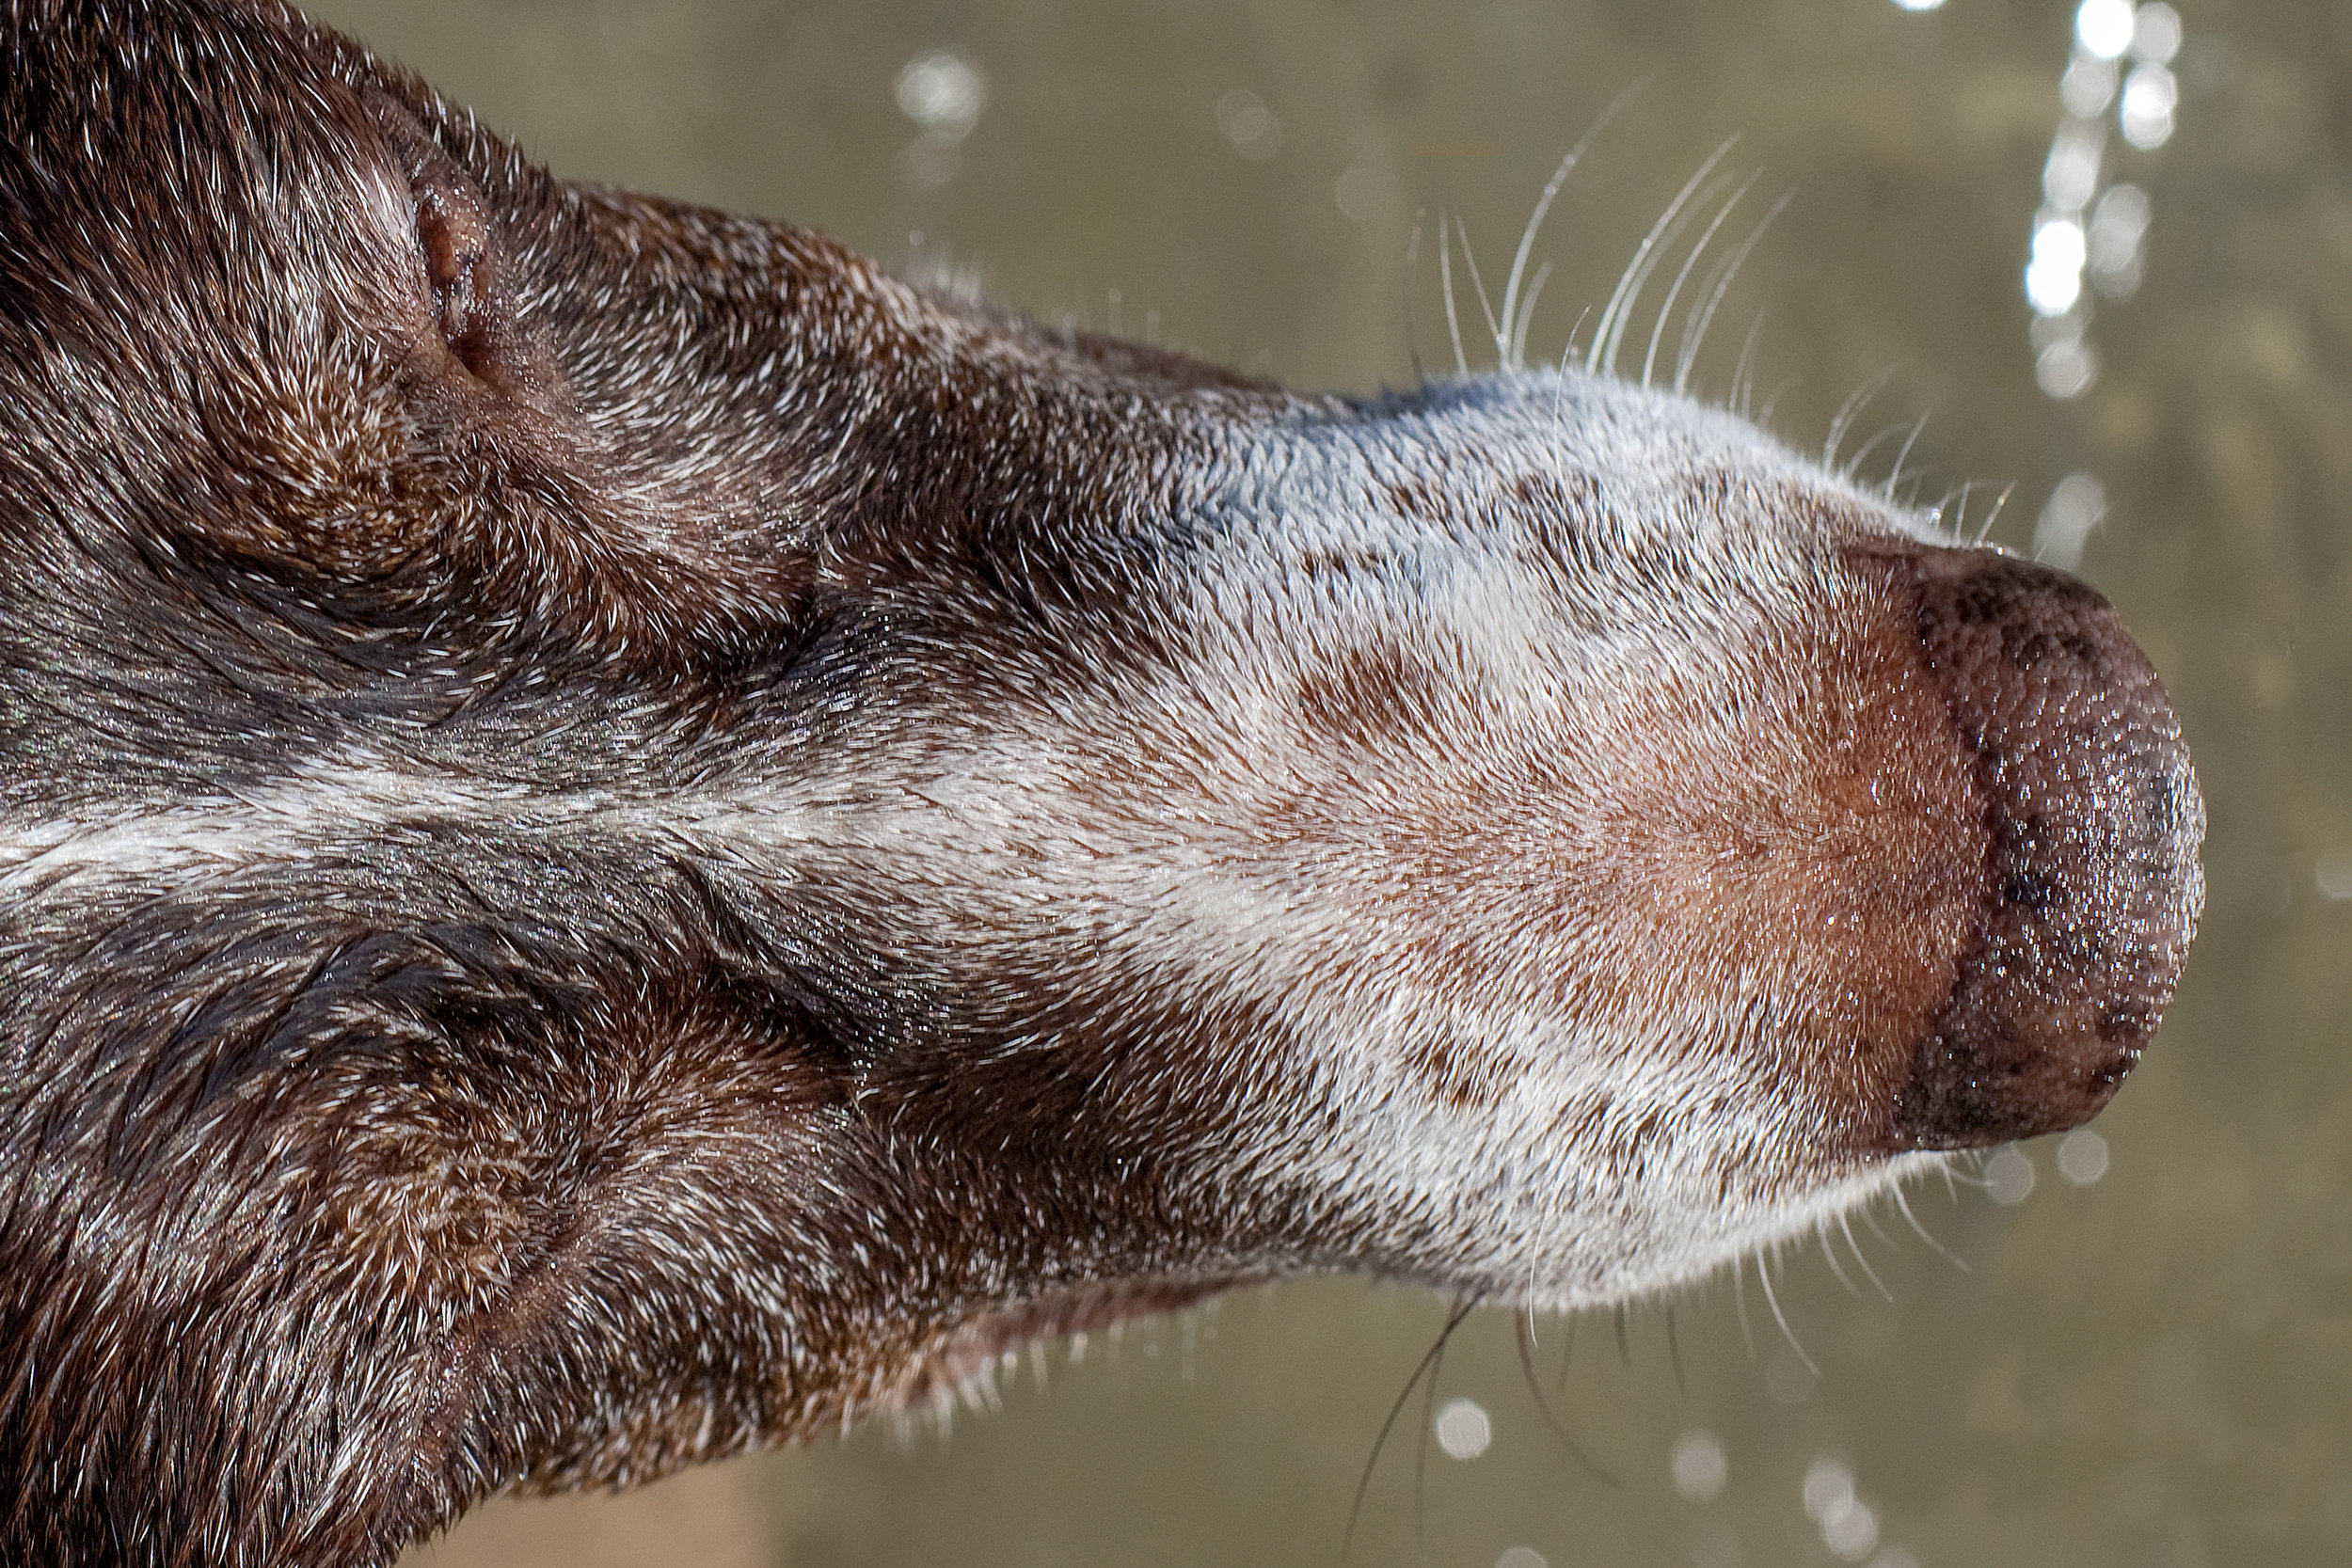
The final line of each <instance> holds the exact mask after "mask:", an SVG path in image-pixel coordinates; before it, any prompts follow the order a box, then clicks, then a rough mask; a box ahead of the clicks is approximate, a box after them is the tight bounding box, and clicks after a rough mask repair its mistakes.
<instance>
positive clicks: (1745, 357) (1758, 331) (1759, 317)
mask: <svg viewBox="0 0 2352 1568" xmlns="http://www.w3.org/2000/svg"><path fill="white" fill-rule="evenodd" d="M1763 331H1764V312H1763V311H1762V310H1760V309H1759V310H1757V311H1756V320H1754V321H1752V322H1750V323H1749V324H1748V335H1747V336H1746V337H1745V338H1743V339H1741V340H1740V359H1739V362H1738V363H1737V364H1735V365H1733V366H1732V367H1731V404H1732V407H1733V408H1734V409H1736V410H1737V411H1738V412H1739V415H1740V418H1741V419H1743V420H1744V419H1746V418H1747V417H1748V404H1749V400H1750V398H1751V396H1752V394H1754V392H1755V391H1756V386H1755V383H1753V382H1752V381H1750V380H1749V379H1748V378H1749V376H1750V375H1751V374H1753V373H1754V372H1755V370H1756V339H1757V338H1759V337H1761V336H1762V335H1763Z"/></svg>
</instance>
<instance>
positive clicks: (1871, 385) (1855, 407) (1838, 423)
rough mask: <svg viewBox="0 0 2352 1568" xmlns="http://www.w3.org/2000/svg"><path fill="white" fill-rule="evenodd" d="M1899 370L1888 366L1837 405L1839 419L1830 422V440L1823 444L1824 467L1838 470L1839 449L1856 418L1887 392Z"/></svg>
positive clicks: (1822, 465) (1822, 457) (1822, 459)
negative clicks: (1871, 402) (1880, 394)
mask: <svg viewBox="0 0 2352 1568" xmlns="http://www.w3.org/2000/svg"><path fill="white" fill-rule="evenodd" d="M1897 368H1898V367H1896V366H1893V365H1889V366H1887V367H1886V369H1884V370H1883V371H1881V372H1878V374H1876V375H1874V376H1872V377H1870V379H1869V380H1867V381H1866V382H1864V383H1863V384H1862V385H1861V386H1859V387H1856V388H1854V389H1853V391H1852V392H1851V393H1850V394H1848V396H1847V398H1846V401H1845V402H1844V403H1841V404H1838V405H1837V417H1836V419H1833V420H1830V422H1829V439H1828V440H1827V441H1824V442H1823V443H1822V444H1821V467H1824V468H1836V467H1837V449H1838V447H1839V446H1840V445H1842V444H1843V443H1844V441H1845V439H1846V432H1847V431H1848V430H1849V429H1851V427H1852V425H1853V421H1854V419H1855V417H1856V416H1857V415H1859V414H1860V413H1861V412H1862V411H1863V409H1865V408H1867V407H1868V406H1869V404H1870V400H1871V399H1872V398H1874V397H1876V396H1878V395H1879V393H1881V392H1882V391H1883V390H1885V389H1886V384H1887V383H1888V382H1890V381H1892V380H1894V379H1895V372H1896V370H1897Z"/></svg>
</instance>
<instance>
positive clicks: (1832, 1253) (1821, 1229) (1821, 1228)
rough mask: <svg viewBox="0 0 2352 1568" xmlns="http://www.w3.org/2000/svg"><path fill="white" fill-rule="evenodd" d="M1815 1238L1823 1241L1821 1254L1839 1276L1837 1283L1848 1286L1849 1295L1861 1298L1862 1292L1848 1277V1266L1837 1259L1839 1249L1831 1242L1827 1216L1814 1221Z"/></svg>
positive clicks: (1832, 1271)
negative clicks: (1855, 1287) (1856, 1288)
mask: <svg viewBox="0 0 2352 1568" xmlns="http://www.w3.org/2000/svg"><path fill="white" fill-rule="evenodd" d="M1813 1239H1814V1240H1815V1241H1817V1242H1819V1243H1821V1256H1822V1257H1823V1258H1825V1259H1828V1260H1829V1272H1830V1273H1832V1274H1834V1275H1836V1276H1837V1283H1838V1284H1840V1285H1843V1286H1844V1287H1845V1288H1846V1293H1847V1294H1848V1295H1850V1296H1853V1297H1856V1298H1859V1297H1860V1296H1861V1294H1862V1292H1861V1291H1857V1290H1855V1289H1854V1288H1853V1281H1852V1280H1851V1279H1848V1278H1847V1277H1846V1266H1845V1265H1844V1264H1843V1263H1840V1262H1839V1261H1838V1260H1837V1249H1836V1248H1835V1247H1833V1246H1831V1245H1830V1244H1829V1221H1828V1219H1827V1218H1826V1217H1824V1218H1821V1219H1817V1220H1815V1221H1814V1222H1813Z"/></svg>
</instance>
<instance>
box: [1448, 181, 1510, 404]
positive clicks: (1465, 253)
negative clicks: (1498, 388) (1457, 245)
mask: <svg viewBox="0 0 2352 1568" xmlns="http://www.w3.org/2000/svg"><path fill="white" fill-rule="evenodd" d="M1454 232H1455V233H1456V234H1458V235H1459V236H1460V237H1461V241H1462V265H1463V266H1465V267H1467V268H1468V269H1469V270H1470V291H1471V292H1472V293H1475V294H1476V295H1477V296H1478V313H1479V314H1480V315H1482V316H1485V317H1486V336H1487V337H1489V338H1492V339H1493V340H1494V341H1495V349H1496V357H1497V358H1498V359H1500V358H1501V356H1502V341H1503V339H1502V323H1501V322H1499V321H1497V320H1496V319H1495V307H1494V302H1493V301H1492V300H1491V299H1489V298H1488V297H1487V295H1486V279H1485V278H1483V277H1479V275H1478V258H1477V257H1476V256H1474V255H1472V254H1471V253H1470V225H1469V224H1467V223H1465V222H1463V221H1462V220H1461V219H1460V218H1455V219H1454ZM1506 368H1507V367H1505V366H1503V365H1502V364H1497V365H1496V366H1495V369H1497V370H1503V369H1506Z"/></svg>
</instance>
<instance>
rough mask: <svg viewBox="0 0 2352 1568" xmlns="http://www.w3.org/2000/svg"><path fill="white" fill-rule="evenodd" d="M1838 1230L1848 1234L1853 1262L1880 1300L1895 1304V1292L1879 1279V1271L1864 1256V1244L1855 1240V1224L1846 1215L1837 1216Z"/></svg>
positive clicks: (1847, 1238)
mask: <svg viewBox="0 0 2352 1568" xmlns="http://www.w3.org/2000/svg"><path fill="white" fill-rule="evenodd" d="M1837 1228H1838V1229H1840V1230H1842V1231H1844V1232H1845V1233H1846V1245H1847V1246H1848V1247H1849V1248H1850V1249H1851V1251H1852V1253H1853V1260H1854V1262H1855V1264H1856V1265H1857V1266H1858V1267H1859V1268H1860V1269H1861V1270H1862V1273H1863V1276H1864V1277H1865V1278H1867V1279H1868V1280H1869V1282H1870V1284H1871V1287H1872V1288H1873V1289H1875V1290H1876V1291H1878V1293H1879V1299H1880V1300H1882V1301H1885V1302H1890V1303H1891V1302H1893V1301H1894V1299H1895V1292H1894V1291H1890V1290H1888V1289H1887V1288H1886V1281H1884V1280H1883V1279H1881V1278H1880V1277H1879V1272H1878V1270H1876V1269H1874V1268H1872V1267H1870V1259H1868V1258H1867V1257H1865V1256H1864V1255H1863V1251H1862V1243H1859V1242H1857V1241H1855V1240H1854V1237H1853V1222H1852V1221H1851V1219H1849V1218H1848V1217H1847V1216H1846V1215H1844V1214H1839V1215H1838V1216H1837Z"/></svg>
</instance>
